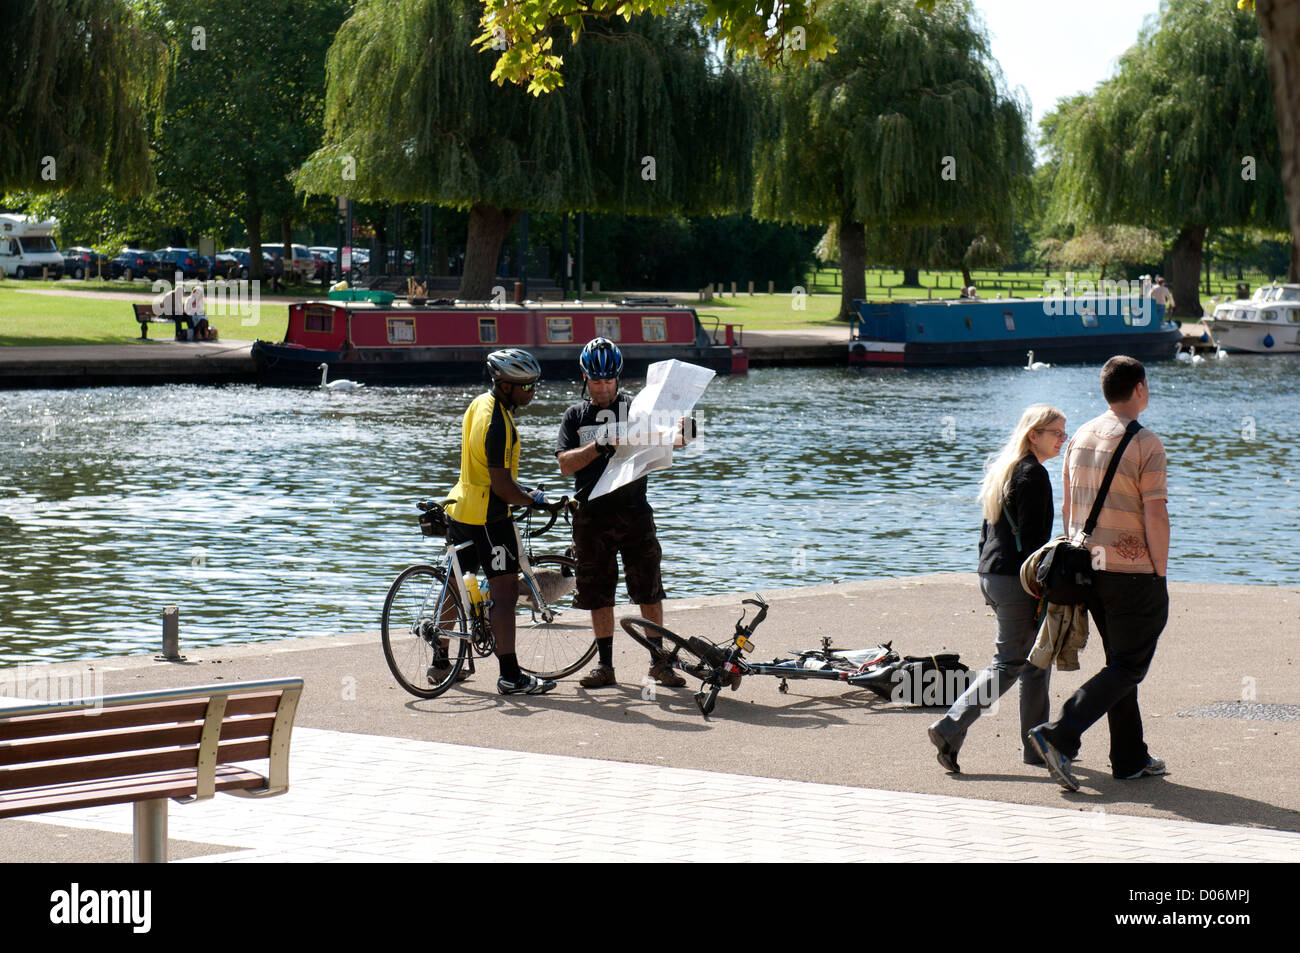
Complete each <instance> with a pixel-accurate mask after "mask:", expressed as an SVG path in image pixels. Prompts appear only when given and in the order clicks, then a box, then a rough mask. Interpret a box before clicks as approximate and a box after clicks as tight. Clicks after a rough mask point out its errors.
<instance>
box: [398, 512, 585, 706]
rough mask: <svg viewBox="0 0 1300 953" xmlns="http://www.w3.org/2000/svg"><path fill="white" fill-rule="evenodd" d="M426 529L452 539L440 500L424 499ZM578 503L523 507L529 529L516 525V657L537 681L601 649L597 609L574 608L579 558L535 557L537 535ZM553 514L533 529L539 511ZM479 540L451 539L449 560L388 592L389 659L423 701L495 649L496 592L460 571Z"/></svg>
mask: <svg viewBox="0 0 1300 953" xmlns="http://www.w3.org/2000/svg"><path fill="white" fill-rule="evenodd" d="M416 506H417V508H418V509H419V511H420V530H421V532H423V533H424V535H426V536H443V537H445V536H446V533H447V514H446V511H445V510H444V509H443V506H442V504H441V503H437V502H435V501H433V500H423V501H421V502H420V503H418V504H416ZM572 508H573V504H572V502H571V501H570V500H569V499H568V498H567V497H565V498H562V499H561V500H560V501H559V502H558V503H554V504H543V505H541V506H530V507H521V508H519V510H521V511H522V514H523V521H524V532H523V534H522V535H521V534H520V532H519V527H518V525H516V526H515V536H516V542H517V543H518V548H517V552H518V553H519V568H520V571H521V574H522V578H523V580H524V585H523V586H522V587H521V591H520V593H519V600H518V603H517V608H516V618H515V654H516V656H517V657H518V659H519V667H520V668H521V669H523V670H524V671H525V672H529V673H531V674H533V675H536V676H537V677H538V678H563V677H564V676H566V675H571V674H572V673H574V672H576V671H577V670H578V669H579V668H581V667H582V666H583V665H585V664H587V662H588V661H590V660H591V657H592V656H593V655H595V654H596V640H595V636H594V635H593V633H592V630H591V618H590V614H589V613H587V612H586V611H584V610H581V609H577V608H575V607H574V606H573V591H574V588H575V585H576V582H577V565H578V564H577V562H576V561H575V560H574V559H573V558H572V557H571V556H569V555H568V554H567V553H565V554H563V555H561V554H558V553H556V554H546V555H536V556H535V555H534V554H533V551H532V538H533V537H534V536H540V535H542V534H543V533H545V532H546V531H547V530H549V529H550V528H551V527H552V526H553V525H554V524H555V521H556V519H557V518H558V517H559V516H560V515H561V514H563V515H564V517H565V520H566V522H567V520H568V518H569V515H570V513H571V512H572ZM538 510H543V511H547V512H549V513H550V519H549V520H548V521H547V522H546V523H545V525H543V526H542V527H541V528H539V529H532V528H531V525H530V524H531V519H532V516H533V513H534V512H536V511H538ZM473 545H474V544H473V543H472V542H464V543H448V544H447V549H446V553H445V555H444V557H443V561H442V564H441V565H439V566H431V565H419V566H411V567H409V568H407V569H404V570H402V572H401V573H400V574H399V575H398V577H397V578H396V579H395V580H394V581H393V584H392V586H391V587H390V588H389V590H388V597H387V598H386V599H385V600H384V612H383V617H382V623H381V628H382V641H383V646H384V658H385V659H387V660H388V667H389V669H390V670H391V671H392V673H393V676H394V677H395V678H396V679H397V681H398V684H400V685H401V686H402V687H403V688H404V689H406V690H407V691H408V692H410V693H411V694H412V695H415V696H417V697H419V698H436V697H437V696H439V695H441V694H442V693H443V692H445V691H446V690H447V689H448V688H450V687H451V686H452V685H453V684H454V683H455V682H456V681H457V680H464V679H465V678H468V677H469V675H471V674H473V672H474V658H475V657H476V656H477V657H478V658H485V657H487V656H489V655H491V654H493V652H494V651H495V650H496V638H495V637H494V635H493V634H492V624H491V621H490V618H489V613H488V608H489V607H490V606H491V598H492V597H491V590H490V587H489V585H488V583H487V582H486V580H485V581H484V582H483V583H482V584H480V582H479V579H478V577H477V576H476V575H475V574H473V573H465V572H462V570H461V563H460V552H461V551H462V550H464V549H466V548H467V547H471V546H473Z"/></svg>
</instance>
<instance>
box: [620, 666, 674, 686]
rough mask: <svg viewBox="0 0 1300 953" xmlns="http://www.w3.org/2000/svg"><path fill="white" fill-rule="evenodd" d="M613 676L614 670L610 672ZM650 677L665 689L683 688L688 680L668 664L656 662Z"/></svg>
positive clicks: (651, 667) (651, 669)
mask: <svg viewBox="0 0 1300 953" xmlns="http://www.w3.org/2000/svg"><path fill="white" fill-rule="evenodd" d="M610 674H611V676H612V675H613V670H612V669H611V671H610ZM650 677H651V678H653V679H654V680H655V681H656V682H658V683H659V684H660V685H662V686H664V688H681V687H682V686H683V685H685V684H686V679H684V678H682V677H681V676H680V675H678V674H677V673H676V672H674V671H673V667H672V666H671V665H669V664H668V663H667V662H655V663H654V664H653V665H651V666H650Z"/></svg>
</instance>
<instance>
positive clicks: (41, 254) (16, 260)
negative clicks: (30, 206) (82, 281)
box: [0, 215, 63, 278]
mask: <svg viewBox="0 0 1300 953" xmlns="http://www.w3.org/2000/svg"><path fill="white" fill-rule="evenodd" d="M57 225H58V223H57V222H36V221H32V220H31V219H29V218H28V217H27V216H26V215H0V272H3V273H4V274H5V275H6V276H8V277H10V278H29V277H30V278H39V277H40V276H41V274H42V271H43V270H47V271H46V273H47V274H49V276H50V277H51V278H58V277H61V276H62V274H63V256H62V255H60V254H59V246H58V245H56V244H54V229H55V226H57Z"/></svg>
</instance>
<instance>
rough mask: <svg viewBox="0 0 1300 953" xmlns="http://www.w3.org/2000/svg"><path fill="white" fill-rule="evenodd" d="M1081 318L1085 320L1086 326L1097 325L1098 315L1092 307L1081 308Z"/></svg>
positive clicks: (1084, 324) (1092, 326)
mask: <svg viewBox="0 0 1300 953" xmlns="http://www.w3.org/2000/svg"><path fill="white" fill-rule="evenodd" d="M1079 320H1080V321H1082V322H1083V326H1084V327H1085V328H1095V327H1097V315H1096V314H1095V313H1094V312H1093V310H1092V308H1080V309H1079Z"/></svg>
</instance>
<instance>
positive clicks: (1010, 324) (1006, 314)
mask: <svg viewBox="0 0 1300 953" xmlns="http://www.w3.org/2000/svg"><path fill="white" fill-rule="evenodd" d="M1002 320H1003V321H1005V322H1006V323H1007V330H1008V331H1014V330H1015V329H1016V316H1015V315H1014V314H1012V313H1011V312H1010V311H1003V312H1002Z"/></svg>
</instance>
